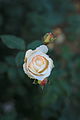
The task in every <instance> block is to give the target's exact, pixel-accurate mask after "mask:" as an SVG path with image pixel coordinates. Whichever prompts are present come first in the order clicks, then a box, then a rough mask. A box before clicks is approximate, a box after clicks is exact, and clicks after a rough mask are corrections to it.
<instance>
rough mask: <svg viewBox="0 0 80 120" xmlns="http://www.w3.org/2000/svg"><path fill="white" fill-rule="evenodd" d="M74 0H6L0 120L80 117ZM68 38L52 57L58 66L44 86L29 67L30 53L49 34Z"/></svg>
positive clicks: (79, 19)
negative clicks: (58, 31) (60, 32)
mask: <svg viewBox="0 0 80 120" xmlns="http://www.w3.org/2000/svg"><path fill="white" fill-rule="evenodd" d="M76 9H77V8H76V5H75V3H74V2H73V1H71V0H39V1H38V0H13V1H12V0H0V40H1V41H0V57H1V58H0V120H80V49H79V48H80V42H79V38H80V14H79V13H78V12H77V10H76ZM55 27H60V28H61V29H62V30H63V31H64V35H65V37H66V41H64V43H63V44H62V45H57V44H56V45H55V48H54V49H53V50H52V51H49V53H48V54H49V56H50V57H51V58H52V59H53V61H54V65H55V68H54V69H53V71H52V73H51V75H50V77H49V78H48V79H49V81H48V84H47V85H46V86H45V87H44V89H43V90H42V89H41V87H40V86H38V85H34V84H32V83H33V80H32V79H30V78H28V76H27V75H25V73H24V71H23V63H24V56H25V52H26V50H28V49H35V48H36V47H38V46H39V45H42V44H43V42H42V38H43V35H44V34H45V33H46V32H51V31H52V30H54V29H55Z"/></svg>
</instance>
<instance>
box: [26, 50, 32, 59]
mask: <svg viewBox="0 0 80 120" xmlns="http://www.w3.org/2000/svg"><path fill="white" fill-rule="evenodd" d="M32 53H33V51H32V50H31V49H30V50H28V51H26V54H25V58H28V57H30V56H31V54H32Z"/></svg>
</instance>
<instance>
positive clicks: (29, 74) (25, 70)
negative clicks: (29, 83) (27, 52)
mask: <svg viewBox="0 0 80 120" xmlns="http://www.w3.org/2000/svg"><path fill="white" fill-rule="evenodd" d="M23 70H24V72H25V74H27V75H28V77H30V78H34V77H33V76H32V75H31V73H29V71H28V70H27V69H26V63H24V64H23Z"/></svg>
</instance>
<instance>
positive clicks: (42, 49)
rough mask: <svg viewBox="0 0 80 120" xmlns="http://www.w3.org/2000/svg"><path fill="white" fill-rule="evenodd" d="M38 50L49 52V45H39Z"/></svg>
mask: <svg viewBox="0 0 80 120" xmlns="http://www.w3.org/2000/svg"><path fill="white" fill-rule="evenodd" d="M36 50H40V51H41V52H43V53H47V52H48V47H47V46H46V45H41V46H39V47H37V48H36Z"/></svg>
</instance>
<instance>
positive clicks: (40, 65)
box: [28, 55, 49, 75]
mask: <svg viewBox="0 0 80 120" xmlns="http://www.w3.org/2000/svg"><path fill="white" fill-rule="evenodd" d="M48 64H49V62H48V60H47V59H46V58H45V57H43V56H40V55H36V56H34V57H33V58H32V61H31V62H30V64H29V66H28V67H29V70H30V72H32V73H33V74H35V75H41V73H42V72H44V71H45V70H46V69H47V68H48Z"/></svg>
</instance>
